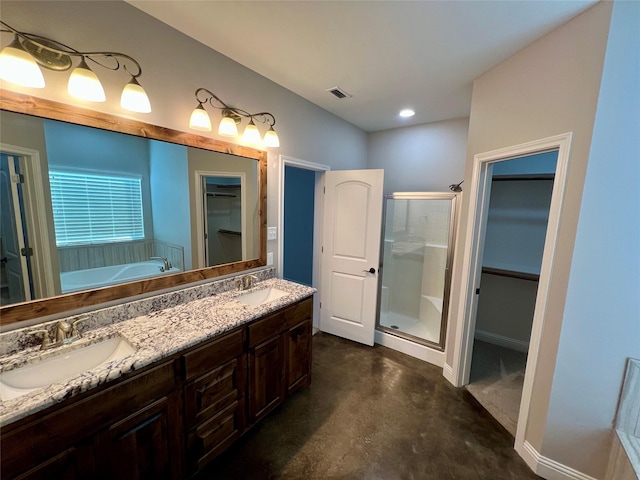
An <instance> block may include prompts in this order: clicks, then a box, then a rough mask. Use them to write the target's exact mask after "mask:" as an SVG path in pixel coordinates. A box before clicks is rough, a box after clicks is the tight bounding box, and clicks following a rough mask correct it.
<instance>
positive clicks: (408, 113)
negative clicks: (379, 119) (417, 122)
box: [399, 108, 416, 118]
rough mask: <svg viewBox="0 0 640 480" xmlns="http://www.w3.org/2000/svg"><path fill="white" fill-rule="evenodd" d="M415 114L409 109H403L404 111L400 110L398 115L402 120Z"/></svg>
mask: <svg viewBox="0 0 640 480" xmlns="http://www.w3.org/2000/svg"><path fill="white" fill-rule="evenodd" d="M415 114H416V112H414V111H413V110H411V109H410V108H405V109H404V110H400V113H399V115H400V116H401V117H404V118H408V117H413V116H414V115H415Z"/></svg>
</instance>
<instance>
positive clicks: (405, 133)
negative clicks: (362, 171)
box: [367, 118, 469, 193]
mask: <svg viewBox="0 0 640 480" xmlns="http://www.w3.org/2000/svg"><path fill="white" fill-rule="evenodd" d="M468 128H469V119H468V118H458V119H455V120H447V121H444V122H435V123H427V124H423V125H416V126H413V127H405V128H396V129H392V130H383V131H380V132H374V133H370V134H369V139H368V146H369V160H368V162H367V168H382V169H384V192H385V193H392V192H445V191H448V190H449V189H448V187H449V185H451V184H452V183H458V182H459V181H460V180H462V177H463V174H464V160H465V153H466V148H467V133H468Z"/></svg>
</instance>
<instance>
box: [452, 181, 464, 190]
mask: <svg viewBox="0 0 640 480" xmlns="http://www.w3.org/2000/svg"><path fill="white" fill-rule="evenodd" d="M462 182H464V180H462ZM462 182H460V183H458V184H456V183H452V184H451V185H449V190H451V191H452V192H461V191H462V187H461V186H460V185H462Z"/></svg>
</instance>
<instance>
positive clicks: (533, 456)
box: [516, 441, 597, 480]
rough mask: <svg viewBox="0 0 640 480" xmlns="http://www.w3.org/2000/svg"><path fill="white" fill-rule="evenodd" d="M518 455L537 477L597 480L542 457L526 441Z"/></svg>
mask: <svg viewBox="0 0 640 480" xmlns="http://www.w3.org/2000/svg"><path fill="white" fill-rule="evenodd" d="M516 450H518V449H516ZM518 453H519V454H520V456H521V457H522V458H523V459H524V461H525V462H527V465H529V468H531V470H533V472H534V473H535V474H536V475H540V476H541V477H542V478H545V479H546V480H597V479H596V478H594V477H592V476H590V475H587V474H585V473H582V472H579V471H578V470H575V469H573V468H571V467H567V466H566V465H564V464H562V463H559V462H556V461H555V460H551V459H550V458H547V457H545V456H543V455H540V453H538V451H537V450H536V449H535V448H533V447H532V446H531V444H530V443H529V442H526V441H525V442H524V444H523V446H522V449H521V450H518Z"/></svg>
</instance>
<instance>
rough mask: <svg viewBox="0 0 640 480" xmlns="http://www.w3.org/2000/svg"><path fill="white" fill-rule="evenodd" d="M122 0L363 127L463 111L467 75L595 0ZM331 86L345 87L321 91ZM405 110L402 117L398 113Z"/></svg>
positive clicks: (467, 97)
mask: <svg viewBox="0 0 640 480" xmlns="http://www.w3.org/2000/svg"><path fill="white" fill-rule="evenodd" d="M128 3H130V4H132V5H134V6H135V7H137V8H139V9H140V10H142V11H144V12H146V13H148V14H150V15H152V16H153V17H155V18H157V19H159V20H161V21H162V22H164V23H166V24H168V25H170V26H172V27H174V28H176V29H177V30H180V31H182V32H184V33H185V34H187V35H189V36H190V37H192V38H194V39H196V40H198V41H200V42H201V43H203V44H205V45H207V46H209V47H211V48H213V49H214V50H217V51H218V52H220V53H222V54H224V55H226V56H228V57H230V58H232V59H233V60H235V61H237V62H239V63H241V64H242V65H245V66H246V67H248V68H250V69H251V70H254V71H255V72H257V73H259V74H261V75H263V76H264V77H267V78H269V79H270V80H272V81H274V82H276V83H278V84H279V85H282V86H283V87H285V88H287V89H289V90H291V91H292V92H295V93H297V94H298V95H300V96H302V97H304V98H306V99H308V100H309V101H311V102H313V103H315V104H316V105H318V106H320V107H322V108H324V109H326V110H328V111H330V112H332V113H334V114H335V115H337V116H339V117H341V118H343V119H345V120H347V121H349V122H351V123H353V124H354V125H356V126H358V127H360V128H362V129H363V130H365V131H377V130H384V129H388V128H395V127H401V126H407V125H415V124H421V123H427V122H434V121H439V120H446V119H452V118H459V117H466V116H468V115H469V110H470V107H471V86H472V81H473V79H474V78H476V77H477V76H479V75H480V74H482V73H483V72H485V71H487V70H489V69H490V68H492V67H493V66H495V65H497V64H499V63H500V62H501V61H503V60H504V59H506V58H508V57H509V56H511V55H513V54H514V53H515V52H517V51H518V50H520V49H522V48H523V47H525V46H526V45H528V44H530V43H531V42H533V41H534V40H536V39H537V38H540V37H541V36H543V35H544V34H546V33H547V32H550V31H551V30H553V29H555V28H556V27H558V26H559V25H561V24H562V23H564V22H566V21H567V20H569V19H570V18H572V17H574V16H576V15H577V14H579V13H581V12H582V11H584V10H586V9H587V8H589V7H590V6H592V5H594V4H595V3H597V2H596V1H595V0H570V1H561V0H547V1H543V0H535V1H517V0H511V1H505V0H502V1H493V0H475V1H453V0H448V1H446V0H445V1H188V0H179V1H176V0H173V1H157V0H130V1H128ZM335 86H339V87H341V88H342V89H344V90H346V91H347V92H348V93H350V94H351V95H353V97H352V98H348V99H342V100H338V99H337V98H335V97H334V96H333V95H331V94H329V93H328V92H325V90H326V89H328V88H331V87H335ZM407 107H409V108H413V109H414V110H415V111H416V115H415V116H414V117H412V118H410V119H402V118H400V117H398V112H399V111H400V109H402V108H407Z"/></svg>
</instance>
